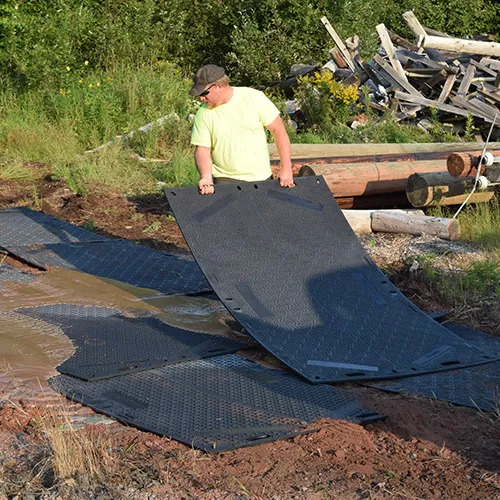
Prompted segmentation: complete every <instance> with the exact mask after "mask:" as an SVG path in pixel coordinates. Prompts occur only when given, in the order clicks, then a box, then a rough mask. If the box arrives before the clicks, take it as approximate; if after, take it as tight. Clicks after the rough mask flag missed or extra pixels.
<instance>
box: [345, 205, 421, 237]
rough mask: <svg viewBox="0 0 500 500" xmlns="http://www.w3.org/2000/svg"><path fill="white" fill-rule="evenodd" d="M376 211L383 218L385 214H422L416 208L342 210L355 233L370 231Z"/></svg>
mask: <svg viewBox="0 0 500 500" xmlns="http://www.w3.org/2000/svg"><path fill="white" fill-rule="evenodd" d="M375 212H377V213H378V214H380V215H379V217H380V218H382V219H383V220H385V214H393V213H399V214H407V213H409V214H413V215H424V212H423V211H422V210H419V209H418V208H408V209H402V210H401V209H393V210H349V209H345V210H342V213H343V214H344V217H345V218H346V220H347V222H348V223H349V225H350V226H351V229H352V230H353V231H354V232H355V233H357V234H367V233H371V232H372V219H373V214H374V213H375Z"/></svg>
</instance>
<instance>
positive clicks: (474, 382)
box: [364, 323, 500, 411]
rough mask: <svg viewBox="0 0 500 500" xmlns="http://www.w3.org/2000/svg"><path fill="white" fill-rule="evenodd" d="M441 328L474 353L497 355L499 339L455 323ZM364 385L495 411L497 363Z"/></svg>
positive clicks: (499, 389) (499, 386)
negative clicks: (474, 349) (470, 347)
mask: <svg viewBox="0 0 500 500" xmlns="http://www.w3.org/2000/svg"><path fill="white" fill-rule="evenodd" d="M445 326H446V327H447V328H449V329H450V330H451V331H452V332H454V333H456V334H457V335H459V336H460V337H461V338H463V339H464V340H465V341H467V342H468V343H469V344H471V345H473V346H474V347H476V348H477V349H481V350H483V351H485V352H487V353H489V354H491V355H498V354H500V338H498V337H496V336H495V335H490V334H488V333H485V332H481V331H480V330H474V329H472V328H468V327H466V326H463V325H460V324H458V323H446V324H445ZM364 385H367V386H369V387H375V388H377V389H381V390H384V391H388V392H396V393H407V394H416V395H418V396H424V397H429V398H432V399H439V400H442V401H448V402H450V403H454V404H456V405H461V406H470V407H472V408H479V409H481V410H484V411H495V410H497V408H498V398H499V396H500V362H494V363H488V364H486V365H481V366H474V367H470V368H461V369H459V370H452V371H449V372H441V373H433V374H430V375H419V376H417V377H410V378H406V379H400V380H394V381H387V382H367V383H365V384H364Z"/></svg>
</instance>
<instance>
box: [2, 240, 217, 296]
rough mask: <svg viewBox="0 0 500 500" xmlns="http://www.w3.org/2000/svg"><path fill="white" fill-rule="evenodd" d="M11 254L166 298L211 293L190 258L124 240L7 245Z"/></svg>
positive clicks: (43, 265)
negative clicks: (77, 271) (121, 283)
mask: <svg viewBox="0 0 500 500" xmlns="http://www.w3.org/2000/svg"><path fill="white" fill-rule="evenodd" d="M5 249H6V250H8V251H9V252H10V253H11V254H13V255H15V256H16V257H19V258H21V259H23V260H24V261H26V262H28V263H30V264H34V265H35V266H38V267H41V268H43V269H47V268H49V267H65V268H68V269H77V270H79V271H82V272H84V273H87V274H93V275H95V276H100V277H102V278H110V279H114V280H118V281H122V282H124V283H128V284H130V285H134V286H137V287H140V288H151V289H153V290H158V291H160V292H163V293H164V294H167V295H179V294H190V293H199V292H204V291H208V290H211V287H210V285H209V284H208V283H207V280H206V279H205V277H204V276H203V273H202V272H201V270H200V268H199V267H198V264H197V263H196V262H195V261H194V260H193V259H192V258H191V257H190V256H186V257H183V256H176V255H168V254H164V253H162V252H156V251H155V250H151V249H150V248H147V247H143V246H140V245H137V244H135V243H132V242H131V241H125V240H107V241H101V242H98V243H59V244H47V245H40V246H37V247H36V248H30V247H26V246H17V245H16V246H14V245H6V246H5Z"/></svg>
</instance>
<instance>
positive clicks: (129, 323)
mask: <svg viewBox="0 0 500 500" xmlns="http://www.w3.org/2000/svg"><path fill="white" fill-rule="evenodd" d="M17 312H20V313H22V314H25V315H27V316H30V317H32V318H36V319H41V320H43V321H46V322H48V323H51V324H53V325H56V326H59V327H60V328H61V329H62V330H63V331H64V333H65V334H66V335H67V336H68V337H69V338H70V339H71V340H72V341H73V342H74V344H75V345H76V346H77V349H76V351H75V352H74V354H73V355H72V356H71V357H70V358H68V359H67V360H66V361H64V362H63V363H62V364H61V365H59V366H58V367H57V370H58V371H60V372H61V373H65V374H67V375H72V376H74V377H78V378H81V379H83V380H94V379H100V378H107V377H114V376H117V375H123V374H126V373H130V372H133V371H137V370H145V369H149V368H154V367H158V366H164V365H167V364H171V363H179V362H183V361H186V360H193V359H200V358H205V357H210V356H217V355H220V354H227V353H233V352H236V351H238V350H239V349H244V348H246V347H247V346H246V345H244V344H242V343H240V342H237V341H235V340H232V339H229V338H225V337H222V336H217V335H209V334H203V333H195V332H189V331H187V330H181V329H179V328H175V327H172V326H169V325H166V324H165V323H163V322H162V321H160V320H158V319H156V318H127V317H124V316H122V315H120V313H119V311H117V310H116V309H108V308H103V307H85V306H75V305H69V304H57V305H52V306H42V307H32V308H23V309H18V310H17Z"/></svg>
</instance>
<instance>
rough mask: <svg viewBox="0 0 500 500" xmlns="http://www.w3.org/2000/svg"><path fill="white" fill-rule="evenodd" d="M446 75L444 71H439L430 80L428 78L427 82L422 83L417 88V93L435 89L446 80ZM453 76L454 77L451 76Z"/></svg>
mask: <svg viewBox="0 0 500 500" xmlns="http://www.w3.org/2000/svg"><path fill="white" fill-rule="evenodd" d="M447 76H448V75H447V73H446V71H445V70H442V71H439V72H438V73H436V74H435V75H434V76H433V77H432V78H430V79H429V80H428V81H425V82H423V83H422V84H421V85H420V87H419V88H418V90H419V91H422V90H426V89H430V90H431V91H434V90H435V87H436V86H437V85H438V84H440V83H441V82H442V81H443V80H446V78H447ZM451 76H455V75H451Z"/></svg>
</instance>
